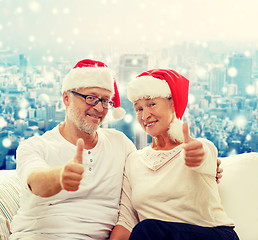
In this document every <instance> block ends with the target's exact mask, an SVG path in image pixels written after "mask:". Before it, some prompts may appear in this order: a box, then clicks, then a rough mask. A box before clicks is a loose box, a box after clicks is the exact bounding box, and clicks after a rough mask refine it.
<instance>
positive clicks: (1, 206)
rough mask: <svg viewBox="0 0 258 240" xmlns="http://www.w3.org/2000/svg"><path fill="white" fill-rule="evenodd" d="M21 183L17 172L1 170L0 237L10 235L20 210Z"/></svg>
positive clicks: (4, 238) (3, 238)
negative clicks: (11, 226) (12, 224)
mask: <svg viewBox="0 0 258 240" xmlns="http://www.w3.org/2000/svg"><path fill="white" fill-rule="evenodd" d="M20 189H21V183H20V181H19V178H18V176H17V175H16V171H15V170H0V237H1V239H2V240H6V239H8V238H9V235H10V223H11V221H12V219H13V216H14V215H15V214H16V212H17V210H18V208H19V201H20Z"/></svg>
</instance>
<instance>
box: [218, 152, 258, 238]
mask: <svg viewBox="0 0 258 240" xmlns="http://www.w3.org/2000/svg"><path fill="white" fill-rule="evenodd" d="M221 161H222V164H221V165H222V167H223V170H224V171H223V177H222V179H221V183H220V184H219V192H220V196H221V201H222V205H223V206H224V209H225V211H226V213H227V214H228V216H229V217H231V218H232V219H233V220H234V222H235V225H236V228H235V230H236V232H237V233H238V235H239V238H240V239H241V240H257V236H258V228H257V226H258V153H256V152H253V153H243V154H238V155H232V156H230V157H225V158H221Z"/></svg>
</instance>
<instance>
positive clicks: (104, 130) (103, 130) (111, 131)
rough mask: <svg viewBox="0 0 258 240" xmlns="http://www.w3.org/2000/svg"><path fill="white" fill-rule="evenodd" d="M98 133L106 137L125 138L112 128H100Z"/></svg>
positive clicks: (121, 133)
mask: <svg viewBox="0 0 258 240" xmlns="http://www.w3.org/2000/svg"><path fill="white" fill-rule="evenodd" d="M99 131H100V132H101V133H102V134H104V135H106V136H111V137H112V136H114V137H126V136H125V134H124V133H123V132H121V131H119V130H116V129H114V128H100V129H99Z"/></svg>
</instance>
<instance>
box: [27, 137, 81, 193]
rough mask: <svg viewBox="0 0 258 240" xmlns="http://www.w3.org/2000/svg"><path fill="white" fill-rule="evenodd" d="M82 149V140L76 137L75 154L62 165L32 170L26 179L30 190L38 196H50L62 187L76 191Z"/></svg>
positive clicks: (79, 177) (79, 174)
mask: <svg viewBox="0 0 258 240" xmlns="http://www.w3.org/2000/svg"><path fill="white" fill-rule="evenodd" d="M83 149H84V142H83V140H82V139H78V141H77V153H76V155H75V156H74V158H73V159H72V160H71V161H69V162H68V163H67V164H65V165H64V166H63V167H57V168H51V169H44V170H35V171H33V172H32V173H31V174H30V175H29V176H28V179H27V184H28V186H29V188H30V190H31V191H32V192H33V193H34V194H35V195H38V196H40V197H51V196H53V195H55V194H57V193H59V192H60V191H61V190H62V189H64V190H67V191H77V190H78V189H79V185H80V182H81V180H82V176H83V173H84V167H83V165H82V153H83Z"/></svg>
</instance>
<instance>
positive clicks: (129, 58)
mask: <svg viewBox="0 0 258 240" xmlns="http://www.w3.org/2000/svg"><path fill="white" fill-rule="evenodd" d="M147 70H148V56H147V55H145V54H124V55H122V56H121V57H120V62H119V74H118V76H119V83H124V84H127V83H128V82H129V81H130V80H131V79H132V78H134V77H136V76H137V75H139V74H140V73H142V72H144V71H147Z"/></svg>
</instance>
